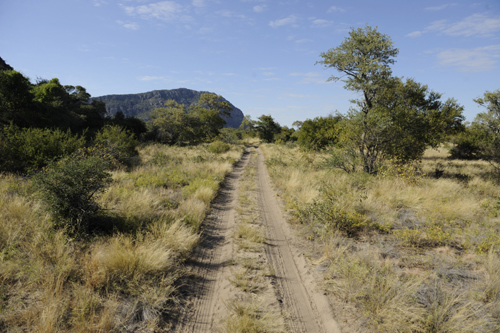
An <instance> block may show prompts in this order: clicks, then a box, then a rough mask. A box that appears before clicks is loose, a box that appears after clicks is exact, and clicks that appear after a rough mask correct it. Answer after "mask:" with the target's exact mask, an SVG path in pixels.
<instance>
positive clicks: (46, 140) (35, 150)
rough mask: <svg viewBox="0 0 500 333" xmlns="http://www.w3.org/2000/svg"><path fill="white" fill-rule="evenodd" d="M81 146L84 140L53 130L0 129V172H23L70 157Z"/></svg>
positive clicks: (13, 126)
mask: <svg viewBox="0 0 500 333" xmlns="http://www.w3.org/2000/svg"><path fill="white" fill-rule="evenodd" d="M84 145H85V138H84V137H83V136H81V137H80V136H77V135H73V134H71V132H70V131H69V130H68V131H66V132H63V131H61V130H58V129H55V130H52V129H43V128H19V127H17V126H15V125H13V124H10V125H7V126H5V127H4V128H3V129H2V130H0V170H4V171H10V172H22V173H24V172H26V171H28V170H29V169H39V168H42V167H44V166H46V165H47V164H48V163H49V162H51V161H53V160H56V159H58V158H61V157H63V156H67V155H70V154H72V153H74V152H75V151H77V150H78V149H80V148H82V147H83V146H84Z"/></svg>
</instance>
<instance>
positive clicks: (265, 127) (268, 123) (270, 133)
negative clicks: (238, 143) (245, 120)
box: [255, 115, 281, 143]
mask: <svg viewBox="0 0 500 333" xmlns="http://www.w3.org/2000/svg"><path fill="white" fill-rule="evenodd" d="M258 119H259V120H258V121H257V122H256V123H255V129H256V130H257V133H259V137H260V139H261V140H263V141H264V142H267V143H270V142H273V141H274V135H276V134H279V133H280V132H281V126H280V124H278V123H277V122H275V121H274V119H273V117H271V116H270V115H267V116H266V115H262V116H260V117H259V118H258Z"/></svg>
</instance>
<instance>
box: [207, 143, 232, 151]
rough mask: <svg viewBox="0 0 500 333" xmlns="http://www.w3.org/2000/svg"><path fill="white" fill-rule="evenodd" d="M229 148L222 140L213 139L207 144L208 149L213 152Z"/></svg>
mask: <svg viewBox="0 0 500 333" xmlns="http://www.w3.org/2000/svg"><path fill="white" fill-rule="evenodd" d="M230 149H231V146H230V145H228V144H227V143H225V142H222V141H214V142H212V143H211V144H209V145H208V151H209V152H211V153H214V154H222V153H225V152H227V151H229V150H230Z"/></svg>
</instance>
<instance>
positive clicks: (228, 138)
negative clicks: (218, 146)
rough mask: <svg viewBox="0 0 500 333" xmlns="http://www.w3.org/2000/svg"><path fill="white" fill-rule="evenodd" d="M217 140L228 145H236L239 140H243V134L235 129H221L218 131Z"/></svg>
mask: <svg viewBox="0 0 500 333" xmlns="http://www.w3.org/2000/svg"><path fill="white" fill-rule="evenodd" d="M218 138H219V140H221V141H222V142H225V143H230V144H233V145H234V144H237V143H239V142H240V140H241V139H243V133H242V131H241V130H238V129H236V128H229V127H227V128H222V129H221V130H220V131H219V137H218Z"/></svg>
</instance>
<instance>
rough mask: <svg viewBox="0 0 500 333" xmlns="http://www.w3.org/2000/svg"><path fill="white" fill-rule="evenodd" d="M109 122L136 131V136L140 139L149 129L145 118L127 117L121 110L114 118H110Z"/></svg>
mask: <svg viewBox="0 0 500 333" xmlns="http://www.w3.org/2000/svg"><path fill="white" fill-rule="evenodd" d="M109 123H111V124H112V125H117V126H120V127H123V128H124V129H126V130H127V131H130V132H132V133H134V135H135V137H136V138H138V139H140V138H141V137H142V136H143V135H144V134H146V132H147V131H148V129H147V127H146V123H145V122H144V120H142V119H139V118H136V117H125V115H124V114H123V112H121V111H119V112H117V113H116V114H115V116H114V117H113V118H111V119H109Z"/></svg>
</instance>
